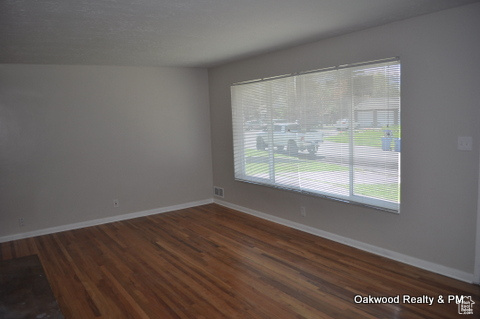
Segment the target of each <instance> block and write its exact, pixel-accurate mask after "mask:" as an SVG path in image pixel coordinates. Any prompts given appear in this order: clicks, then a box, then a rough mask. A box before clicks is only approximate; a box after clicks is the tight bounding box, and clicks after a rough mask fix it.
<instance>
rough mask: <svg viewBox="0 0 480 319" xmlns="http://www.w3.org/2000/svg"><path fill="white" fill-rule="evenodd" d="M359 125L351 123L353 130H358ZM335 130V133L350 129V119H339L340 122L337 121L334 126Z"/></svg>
mask: <svg viewBox="0 0 480 319" xmlns="http://www.w3.org/2000/svg"><path fill="white" fill-rule="evenodd" d="M359 126H360V125H359V124H358V122H354V123H353V128H354V129H357V128H359ZM335 128H336V129H337V131H346V130H348V129H349V128H350V119H341V120H338V121H337V123H336V124H335Z"/></svg>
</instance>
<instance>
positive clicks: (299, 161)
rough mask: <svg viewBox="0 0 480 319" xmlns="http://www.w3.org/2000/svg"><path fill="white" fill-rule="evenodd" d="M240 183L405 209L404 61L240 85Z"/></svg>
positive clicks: (236, 97)
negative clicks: (402, 186)
mask: <svg viewBox="0 0 480 319" xmlns="http://www.w3.org/2000/svg"><path fill="white" fill-rule="evenodd" d="M231 93H232V116H233V118H232V119H233V138H234V140H233V143H234V161H235V178H236V179H237V180H241V181H246V182H253V183H256V184H262V185H267V186H272V187H279V188H282V189H290V190H294V191H299V192H303V193H308V194H314V195H318V196H324V197H328V198H334V199H338V200H342V201H347V202H352V203H359V204H363V205H368V206H373V207H378V208H381V209H385V210H389V211H398V210H399V205H400V150H401V147H400V142H401V130H400V128H401V125H400V62H399V61H398V60H393V61H387V62H380V63H366V64H358V65H354V66H351V67H342V68H335V69H330V70H321V71H318V72H308V73H304V74H298V75H293V76H281V77H278V78H274V79H269V80H268V81H256V82H250V83H243V84H241V85H233V86H232V87H231Z"/></svg>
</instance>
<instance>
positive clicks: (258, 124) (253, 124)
mask: <svg viewBox="0 0 480 319" xmlns="http://www.w3.org/2000/svg"><path fill="white" fill-rule="evenodd" d="M265 127H266V124H264V123H263V122H262V121H256V120H254V121H248V122H245V130H247V131H250V130H263V129H265Z"/></svg>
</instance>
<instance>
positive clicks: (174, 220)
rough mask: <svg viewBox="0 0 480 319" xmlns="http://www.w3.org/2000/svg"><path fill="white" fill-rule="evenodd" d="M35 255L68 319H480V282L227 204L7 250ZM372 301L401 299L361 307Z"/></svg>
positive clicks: (3, 249) (0, 255) (3, 248)
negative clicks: (462, 302)
mask: <svg viewBox="0 0 480 319" xmlns="http://www.w3.org/2000/svg"><path fill="white" fill-rule="evenodd" d="M31 254H38V256H39V257H40V260H41V261H42V263H43V266H44V268H45V272H46V274H47V277H48V279H49V282H50V284H51V287H52V290H53V293H54V295H55V296H56V298H57V301H58V303H59V305H60V308H61V310H62V312H63V314H64V315H65V318H81V319H86V318H189V319H190V318H208V319H211V318H458V317H461V318H469V317H471V318H474V317H475V318H478V317H480V316H479V315H480V307H479V305H480V287H479V286H476V285H470V284H467V283H464V282H461V281H457V280H454V279H451V278H447V277H444V276H441V275H437V274H434V273H431V272H428V271H425V270H421V269H418V268H415V267H412V266H408V265H405V264H402V263H398V262H395V261H392V260H389V259H386V258H382V257H379V256H376V255H373V254H369V253H366V252H363V251H360V250H357V249H354V248H351V247H348V246H344V245H341V244H338V243H335V242H332V241H329V240H326V239H323V238H319V237H316V236H313V235H310V234H306V233H303V232H300V231H297V230H294V229H291V228H288V227H285V226H281V225H278V224H274V223H272V222H269V221H265V220H262V219H259V218H256V217H252V216H249V215H246V214H243V213H240V212H237V211H234V210H231V209H228V208H224V207H222V206H219V205H216V204H210V205H205V206H200V207H196V208H190V209H185V210H179V211H175V212H171V213H165V214H159V215H154V216H149V217H143V218H137V219H132V220H128V221H121V222H115V223H111V224H105V225H101V226H95V227H89V228H84V229H80V230H73V231H67V232H62V233H57V234H52V235H46V236H39V237H35V238H29V239H23V240H17V241H12V242H7V243H3V244H0V259H1V260H7V259H10V258H15V257H22V256H27V255H31ZM369 295H371V296H377V297H381V296H385V297H388V296H390V297H396V296H399V298H400V303H394V304H357V303H355V302H354V300H355V298H357V299H358V298H360V297H355V296H365V297H368V296H369ZM407 295H408V296H415V297H421V296H427V297H434V298H435V302H434V304H433V305H431V306H430V305H426V304H413V303H404V302H403V298H404V297H405V296H407ZM449 295H458V296H460V295H465V296H472V300H473V301H474V302H475V303H476V304H475V305H474V309H473V311H474V314H473V316H472V315H464V316H462V315H459V314H458V306H457V304H455V302H453V303H448V300H447V298H448V296H449ZM439 296H442V297H444V298H445V299H444V300H445V303H443V304H442V303H438V302H437V301H438V297H439ZM422 298H423V297H422ZM422 300H423V299H422Z"/></svg>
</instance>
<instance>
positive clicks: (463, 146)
mask: <svg viewBox="0 0 480 319" xmlns="http://www.w3.org/2000/svg"><path fill="white" fill-rule="evenodd" d="M472 147H473V139H472V137H471V136H459V137H458V145H457V148H458V150H459V151H471V150H472Z"/></svg>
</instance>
